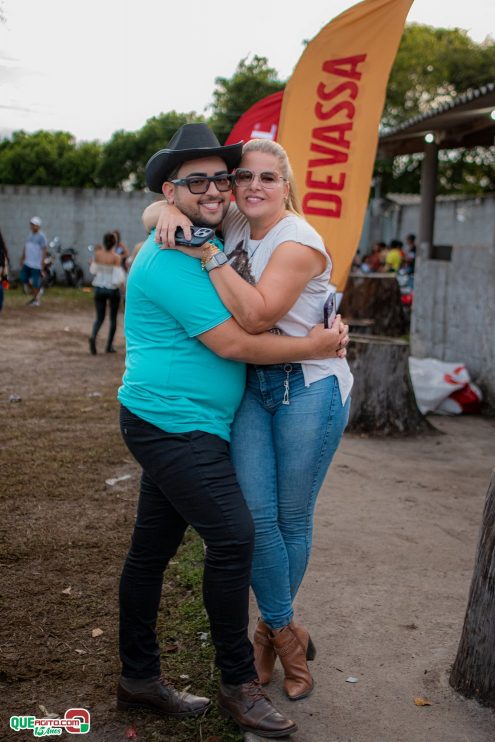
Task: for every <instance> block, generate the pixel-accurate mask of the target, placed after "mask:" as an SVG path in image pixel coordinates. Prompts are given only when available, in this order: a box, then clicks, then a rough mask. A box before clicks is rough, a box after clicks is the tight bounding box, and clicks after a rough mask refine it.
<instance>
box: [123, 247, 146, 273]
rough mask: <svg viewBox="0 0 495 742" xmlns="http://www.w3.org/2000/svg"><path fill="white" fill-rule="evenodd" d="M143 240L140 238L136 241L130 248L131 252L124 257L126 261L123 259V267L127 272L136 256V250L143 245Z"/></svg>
mask: <svg viewBox="0 0 495 742" xmlns="http://www.w3.org/2000/svg"><path fill="white" fill-rule="evenodd" d="M144 242H145V241H144V240H141V242H136V244H135V245H134V247H133V249H132V252H131V254H130V255H129V257H128V258H127V259H126V261H125V269H126V271H127V273H129V271H130V270H131V265H132V264H133V262H134V260H135V259H136V256H137V254H138V252H139V251H140V249H141V248H142V246H143V245H144Z"/></svg>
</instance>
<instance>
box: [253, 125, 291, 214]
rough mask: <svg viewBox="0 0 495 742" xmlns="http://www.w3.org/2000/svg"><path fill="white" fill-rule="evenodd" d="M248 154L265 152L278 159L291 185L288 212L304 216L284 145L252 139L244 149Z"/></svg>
mask: <svg viewBox="0 0 495 742" xmlns="http://www.w3.org/2000/svg"><path fill="white" fill-rule="evenodd" d="M248 152H263V153H264V154H267V155H273V156H274V157H276V158H277V160H278V163H279V167H280V173H281V175H282V177H283V178H285V180H286V181H287V182H288V184H289V193H288V196H287V202H286V206H287V209H288V211H292V213H293V214H297V216H303V215H302V210H301V204H300V202H299V197H298V195H297V189H296V183H295V180H294V173H293V172H292V168H291V166H290V162H289V158H288V157H287V152H286V151H285V149H284V148H283V147H282V145H281V144H279V143H278V142H274V141H273V140H272V139H251V140H250V141H249V142H247V143H246V144H245V145H244V147H243V148H242V154H243V155H246V154H248Z"/></svg>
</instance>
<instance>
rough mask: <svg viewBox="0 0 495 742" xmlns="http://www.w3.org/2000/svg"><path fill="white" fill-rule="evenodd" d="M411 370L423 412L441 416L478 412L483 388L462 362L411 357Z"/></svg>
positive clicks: (418, 401)
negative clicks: (481, 388) (472, 378)
mask: <svg viewBox="0 0 495 742" xmlns="http://www.w3.org/2000/svg"><path fill="white" fill-rule="evenodd" d="M409 373H410V376H411V381H412V385H413V389H414V394H415V396H416V403H417V405H418V407H419V409H420V411H421V412H422V413H423V415H425V414H426V413H427V412H436V413H438V414H441V415H458V414H460V413H461V412H479V409H480V400H481V399H482V394H481V390H480V389H479V388H478V387H477V386H476V384H473V382H472V381H471V378H470V376H469V372H468V370H467V368H466V367H465V365H464V364H463V363H461V362H459V363H456V362H454V361H439V360H437V359H436V358H413V357H412V356H410V357H409Z"/></svg>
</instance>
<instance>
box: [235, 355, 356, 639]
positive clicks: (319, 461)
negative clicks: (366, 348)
mask: <svg viewBox="0 0 495 742" xmlns="http://www.w3.org/2000/svg"><path fill="white" fill-rule="evenodd" d="M284 382H285V386H284ZM287 382H288V387H287ZM284 396H285V401H286V402H287V398H288V402H289V404H287V403H286V404H284ZM349 406H350V398H348V399H347V400H346V403H345V404H344V405H343V404H342V399H341V396H340V390H339V384H338V381H337V379H336V377H335V376H329V377H327V378H325V379H321V380H320V381H317V382H314V383H313V384H311V385H310V386H309V387H305V386H304V377H303V372H302V368H301V365H300V364H297V363H296V364H285V365H284V364H282V365H274V366H251V367H249V370H248V379H247V386H246V392H245V394H244V397H243V400H242V402H241V406H240V407H239V409H238V411H237V415H236V417H235V420H234V425H233V428H232V439H231V456H232V461H233V463H234V468H235V471H236V474H237V479H238V481H239V484H240V485H241V489H242V492H243V494H244V498H245V500H246V502H247V504H248V507H249V509H250V511H251V514H252V516H253V520H254V524H255V532H256V535H255V550H254V557H253V567H252V576H251V584H252V587H253V590H254V593H255V595H256V600H257V603H258V607H259V610H260V613H261V617H262V618H263V620H264V621H265V623H266V624H268V626H270V627H271V628H273V629H278V628H281V627H282V626H285V625H286V624H288V623H289V622H290V621H291V619H292V616H293V602H294V598H295V596H296V594H297V591H298V589H299V586H300V584H301V582H302V579H303V577H304V573H305V571H306V567H307V565H308V561H309V556H310V552H311V541H312V533H313V513H314V508H315V503H316V497H317V495H318V492H319V490H320V487H321V485H322V483H323V479H324V478H325V474H326V473H327V470H328V467H329V466H330V462H331V461H332V458H333V455H334V453H335V451H336V450H337V446H338V445H339V442H340V439H341V437H342V433H343V432H344V429H345V426H346V425H347V420H348V417H349Z"/></svg>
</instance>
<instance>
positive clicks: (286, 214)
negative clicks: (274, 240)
mask: <svg viewBox="0 0 495 742" xmlns="http://www.w3.org/2000/svg"><path fill="white" fill-rule="evenodd" d="M287 216H290V214H288V213H285V214H284V216H282V217H281V218H280V219H279V220H278V222H275V224H272V226H271V227H270V229H269V230H268V231H267V232H266V233H265V234H264V235H263V237H262V238H261V239H260V240H259V241H258V240H254V239H253V238H252V237H251V230H250V229H249V224H247V225H246V226H247V229H248V235H249V236H248V242H258V244H257V245H256V247H255V248H254V250H253V252H252V253H251V254H250V253H249V251H248V258H249V261H250V262H251V260H252V259H253V258H254V256H255V254H256V253H257V252H258V250H259V249H260V247H261V245H262V244H263V242H264V241H265V239H266V238H267V237H268V235H269V234H270V232H271V231H272V230H273V229H275V227H277V226H278V225H279V224H280V222H281V221H282V220H283V219H285V218H286V217H287Z"/></svg>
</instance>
